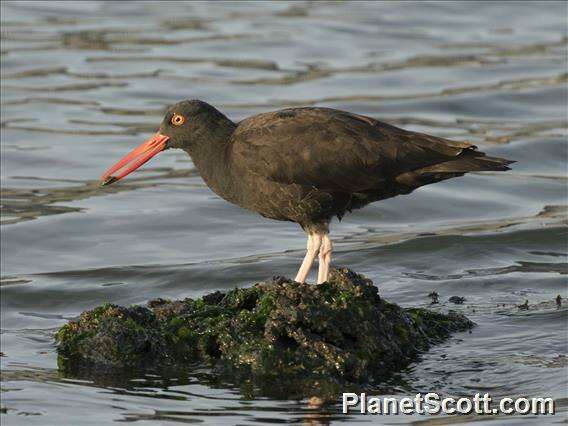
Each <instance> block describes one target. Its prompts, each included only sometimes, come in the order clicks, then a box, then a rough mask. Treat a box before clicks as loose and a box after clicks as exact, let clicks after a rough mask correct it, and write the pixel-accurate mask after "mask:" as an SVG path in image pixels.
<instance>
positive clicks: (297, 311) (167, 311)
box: [56, 269, 474, 393]
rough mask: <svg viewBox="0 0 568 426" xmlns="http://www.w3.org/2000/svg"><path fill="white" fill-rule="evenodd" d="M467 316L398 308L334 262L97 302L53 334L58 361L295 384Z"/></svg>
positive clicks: (344, 372)
mask: <svg viewBox="0 0 568 426" xmlns="http://www.w3.org/2000/svg"><path fill="white" fill-rule="evenodd" d="M473 325H474V324H473V323H472V322H471V321H470V320H468V319H467V318H466V317H464V316H463V315H461V314H457V313H454V312H450V313H449V314H441V313H438V312H433V311H429V310H426V309H418V308H413V309H403V308H401V307H399V306H397V305H395V304H392V303H389V302H387V301H385V300H383V299H382V298H381V297H380V296H379V295H378V290H377V288H376V287H375V286H374V285H373V283H372V282H371V281H370V280H369V279H367V278H365V277H364V276H362V275H358V274H356V273H354V272H352V271H350V270H348V269H339V270H332V272H331V275H330V279H329V282H327V283H324V284H320V285H309V284H300V283H296V282H293V281H290V280H288V279H285V278H281V277H275V278H273V280H272V282H266V283H259V284H255V285H253V286H252V287H250V288H238V289H234V290H231V291H229V292H227V293H221V292H215V293H212V294H209V295H206V296H204V297H202V298H200V299H196V300H194V299H189V298H188V299H184V300H177V301H170V300H164V299H157V300H153V301H151V302H149V303H148V305H147V307H143V306H132V307H130V308H125V307H120V306H116V305H111V304H107V305H103V306H100V307H98V308H95V309H94V310H92V311H86V312H84V313H82V314H81V316H80V317H79V319H78V320H76V321H70V322H69V323H68V324H66V325H65V326H63V327H62V328H61V329H60V330H59V331H58V333H57V335H56V341H57V350H58V354H59V365H60V368H62V369H72V368H73V367H74V366H75V367H76V366H81V368H84V367H86V366H92V367H105V368H109V367H110V368H133V367H153V366H157V365H160V366H165V365H170V366H174V367H175V366H183V365H187V364H189V363H195V362H203V363H206V364H208V365H210V366H212V367H213V368H214V369H215V371H218V372H219V374H223V375H227V374H228V375H229V376H233V377H237V378H240V379H243V380H252V381H253V382H255V383H264V384H266V383H276V384H278V385H280V386H284V387H290V388H291V389H292V388H293V389H295V390H296V391H298V392H300V393H301V392H302V391H301V389H307V388H310V389H311V388H312V387H313V386H316V387H317V386H319V387H323V388H329V386H330V384H331V385H334V384H336V385H345V384H350V383H351V384H360V383H369V382H374V381H378V380H381V379H383V378H385V377H387V376H388V375H389V374H390V373H392V372H393V371H396V370H400V369H402V368H404V367H405V366H407V365H408V364H409V363H410V362H412V361H414V360H416V358H417V356H418V355H419V354H420V353H421V352H424V351H426V350H427V349H428V348H429V347H430V346H431V345H432V344H435V343H438V342H440V341H442V340H443V339H446V338H447V337H448V336H449V335H450V334H451V333H452V332H456V331H465V330H468V329H470V328H471V327H473ZM332 387H333V386H332ZM334 389H335V388H334ZM335 391H336V390H334V392H335Z"/></svg>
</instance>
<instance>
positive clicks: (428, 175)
mask: <svg viewBox="0 0 568 426" xmlns="http://www.w3.org/2000/svg"><path fill="white" fill-rule="evenodd" d="M512 163H515V161H511V160H507V159H505V158H499V157H488V156H486V155H485V153H483V152H479V151H474V150H464V151H463V152H462V153H461V155H459V156H458V157H456V158H454V159H452V160H449V161H444V162H441V163H438V164H434V165H431V166H427V167H423V168H421V169H417V170H412V171H410V172H406V173H403V174H401V175H399V176H397V178H396V180H397V182H398V183H399V184H401V185H404V186H407V187H411V188H412V187H417V186H422V185H427V184H430V183H435V182H439V181H442V180H446V179H450V178H452V177H457V176H462V175H464V174H465V173H468V172H486V171H506V170H511V168H510V167H509V164H512Z"/></svg>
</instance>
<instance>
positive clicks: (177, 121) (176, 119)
mask: <svg viewBox="0 0 568 426" xmlns="http://www.w3.org/2000/svg"><path fill="white" fill-rule="evenodd" d="M170 122H171V123H172V124H173V125H174V126H181V125H182V124H183V123H185V117H184V116H183V115H181V114H174V115H173V117H172V119H171V120H170Z"/></svg>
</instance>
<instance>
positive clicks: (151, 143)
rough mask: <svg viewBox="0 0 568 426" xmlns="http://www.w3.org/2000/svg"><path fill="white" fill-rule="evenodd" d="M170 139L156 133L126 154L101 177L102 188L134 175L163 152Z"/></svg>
mask: <svg viewBox="0 0 568 426" xmlns="http://www.w3.org/2000/svg"><path fill="white" fill-rule="evenodd" d="M168 139H169V136H165V135H161V134H160V133H156V134H155V135H154V136H152V137H151V138H150V139H148V140H147V141H146V142H144V143H143V144H142V145H140V146H139V147H138V148H136V149H134V150H132V151H131V152H129V153H128V154H126V155H125V156H124V157H122V159H121V160H120V161H119V162H118V163H116V164H115V165H114V166H112V167H111V168H110V169H108V170H107V171H106V172H105V173H104V174H103V175H102V176H101V186H104V185H110V184H111V183H114V182H116V181H117V180H120V179H122V178H123V177H124V176H126V175H128V174H130V173H132V172H133V171H134V170H136V169H137V168H138V167H140V166H141V165H142V164H144V163H146V162H147V161H148V160H150V158H152V157H153V156H154V155H156V154H158V153H159V152H161V151H163V150H164V148H165V147H166V142H167V141H168ZM113 173H117V174H116V176H113Z"/></svg>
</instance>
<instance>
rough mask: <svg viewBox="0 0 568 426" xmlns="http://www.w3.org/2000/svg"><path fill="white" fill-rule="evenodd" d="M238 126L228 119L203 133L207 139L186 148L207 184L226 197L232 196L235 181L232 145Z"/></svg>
mask: <svg viewBox="0 0 568 426" xmlns="http://www.w3.org/2000/svg"><path fill="white" fill-rule="evenodd" d="M236 127H237V125H236V124H235V123H233V122H232V121H231V120H229V119H226V120H224V121H223V122H221V123H218V125H217V126H215V129H213V130H211V131H209V132H208V134H207V135H203V137H204V139H206V140H204V141H203V142H202V143H199V144H196V145H194V146H193V147H191V148H190V149H187V150H186V152H187V153H188V154H189V155H190V156H191V159H192V160H193V164H194V165H195V167H196V168H197V171H198V172H199V174H200V175H201V177H202V178H203V180H204V181H205V183H206V184H207V186H209V187H210V188H211V189H212V190H213V191H214V192H215V193H217V195H219V196H221V197H223V198H225V199H228V197H229V196H230V193H231V192H232V191H231V189H232V185H233V183H234V182H233V179H232V178H231V170H230V148H231V146H230V145H231V136H232V134H233V132H234V130H235V128H236ZM229 201H231V200H229Z"/></svg>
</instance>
